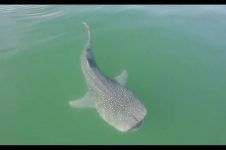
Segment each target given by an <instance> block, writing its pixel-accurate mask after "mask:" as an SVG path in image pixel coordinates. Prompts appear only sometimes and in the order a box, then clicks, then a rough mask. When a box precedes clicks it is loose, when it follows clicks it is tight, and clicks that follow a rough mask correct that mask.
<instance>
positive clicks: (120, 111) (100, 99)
mask: <svg viewBox="0 0 226 150" xmlns="http://www.w3.org/2000/svg"><path fill="white" fill-rule="evenodd" d="M83 24H84V25H85V27H86V28H87V30H88V35H89V40H88V42H87V45H86V47H85V50H84V51H83V52H82V55H81V67H82V71H83V74H84V77H85V80H86V84H87V86H88V92H87V93H86V94H85V96H84V97H82V98H81V99H78V100H75V101H70V102H69V104H70V105H71V106H72V107H74V108H87V107H90V108H95V109H96V110H97V112H98V113H99V115H100V116H101V117H102V118H103V119H104V120H105V121H106V122H107V123H109V124H110V125H111V126H112V127H114V128H116V129H117V130H119V131H121V132H125V131H131V130H135V129H137V128H138V127H139V126H141V124H142V123H143V120H144V118H145V116H146V114H147V110H146V108H145V107H144V105H143V104H142V103H141V102H140V101H139V100H138V98H137V97H136V96H135V95H134V94H133V93H132V92H131V91H129V90H128V89H126V88H125V84H126V80H127V77H128V73H127V71H125V70H124V71H123V72H122V73H121V74H120V75H119V76H117V77H115V78H114V79H110V78H108V77H107V76H105V75H104V74H103V73H102V72H101V71H100V69H99V68H98V66H97V65H96V62H95V60H94V58H93V54H92V45H91V40H90V30H89V26H88V25H87V24H86V23H85V22H83Z"/></svg>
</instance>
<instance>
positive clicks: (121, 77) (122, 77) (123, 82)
mask: <svg viewBox="0 0 226 150" xmlns="http://www.w3.org/2000/svg"><path fill="white" fill-rule="evenodd" d="M127 79H128V72H127V71H126V70H123V71H122V72H121V74H119V75H118V76H116V77H115V80H116V81H117V82H118V83H119V84H121V85H122V86H125V85H126V82H127Z"/></svg>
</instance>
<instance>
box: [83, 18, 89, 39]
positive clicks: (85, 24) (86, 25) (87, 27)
mask: <svg viewBox="0 0 226 150" xmlns="http://www.w3.org/2000/svg"><path fill="white" fill-rule="evenodd" d="M82 23H83V24H84V26H85V27H86V29H87V32H88V43H91V35H90V27H89V26H88V24H87V23H86V22H84V21H83V22H82Z"/></svg>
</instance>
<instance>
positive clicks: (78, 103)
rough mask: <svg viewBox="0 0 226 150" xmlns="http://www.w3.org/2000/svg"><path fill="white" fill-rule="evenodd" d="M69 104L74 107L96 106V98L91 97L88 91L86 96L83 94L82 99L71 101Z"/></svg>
mask: <svg viewBox="0 0 226 150" xmlns="http://www.w3.org/2000/svg"><path fill="white" fill-rule="evenodd" d="M69 104H70V106H71V107H73V108H94V107H95V103H94V100H92V99H91V98H90V96H89V93H88V92H87V93H86V95H85V96H83V97H82V98H80V99H77V100H74V101H69Z"/></svg>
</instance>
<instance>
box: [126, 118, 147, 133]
mask: <svg viewBox="0 0 226 150" xmlns="http://www.w3.org/2000/svg"><path fill="white" fill-rule="evenodd" d="M143 123H144V120H141V121H140V122H137V124H135V125H134V126H133V127H132V128H130V129H129V130H128V131H136V130H138V129H139V128H140V127H141V126H142V125H143Z"/></svg>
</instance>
